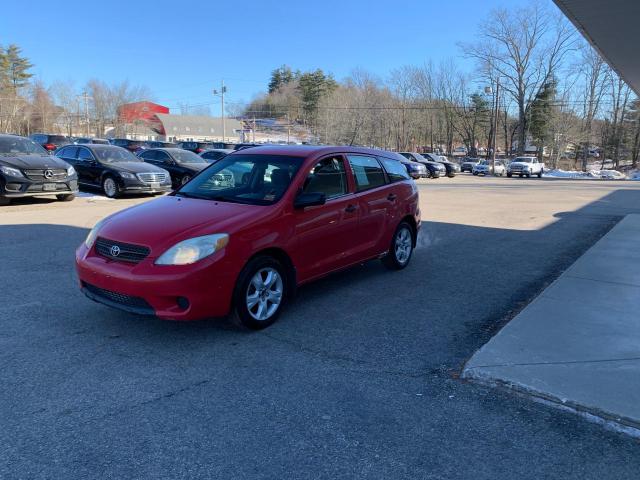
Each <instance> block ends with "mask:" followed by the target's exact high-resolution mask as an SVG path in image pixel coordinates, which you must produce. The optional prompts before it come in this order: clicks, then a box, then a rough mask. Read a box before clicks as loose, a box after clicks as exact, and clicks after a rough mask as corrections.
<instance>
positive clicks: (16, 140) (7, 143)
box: [0, 137, 49, 156]
mask: <svg viewBox="0 0 640 480" xmlns="http://www.w3.org/2000/svg"><path fill="white" fill-rule="evenodd" d="M0 155H47V156H48V155H49V154H48V153H47V151H46V150H45V149H44V148H42V147H41V146H40V145H38V144H37V143H36V142H34V141H33V140H29V139H28V138H23V137H0Z"/></svg>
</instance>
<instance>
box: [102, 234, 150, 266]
mask: <svg viewBox="0 0 640 480" xmlns="http://www.w3.org/2000/svg"><path fill="white" fill-rule="evenodd" d="M96 252H97V253H98V255H101V256H103V257H106V258H109V259H111V260H116V261H119V262H129V263H140V262H141V261H142V260H144V259H145V258H147V257H148V256H149V253H150V250H149V248H148V247H143V246H142V245H132V244H130V243H122V242H115V241H113V240H107V239H106V238H101V237H98V239H97V240H96Z"/></svg>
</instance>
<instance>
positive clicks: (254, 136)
mask: <svg viewBox="0 0 640 480" xmlns="http://www.w3.org/2000/svg"><path fill="white" fill-rule="evenodd" d="M251 133H252V134H253V143H256V116H255V115H254V116H253V130H252V132H251Z"/></svg>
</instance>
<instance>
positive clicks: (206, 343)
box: [0, 175, 640, 478]
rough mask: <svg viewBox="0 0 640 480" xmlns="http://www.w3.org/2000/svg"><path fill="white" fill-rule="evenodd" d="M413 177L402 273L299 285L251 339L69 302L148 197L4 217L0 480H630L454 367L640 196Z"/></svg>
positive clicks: (567, 425)
mask: <svg viewBox="0 0 640 480" xmlns="http://www.w3.org/2000/svg"><path fill="white" fill-rule="evenodd" d="M418 184H419V185H420V191H421V208H422V212H423V220H424V224H423V232H422V235H421V238H420V241H419V247H418V249H417V250H416V252H415V256H414V258H413V260H412V264H411V265H410V266H409V267H408V268H407V269H406V270H404V271H401V272H388V271H386V270H385V269H384V268H383V267H382V266H381V265H380V264H379V263H378V262H372V263H369V264H367V265H365V266H362V267H359V268H355V269H352V270H349V271H347V272H343V273H341V274H338V275H334V276H332V277H329V278H327V279H324V280H321V281H319V282H317V283H314V284H312V285H309V286H307V287H304V288H302V289H301V291H300V292H299V296H298V299H297V300H296V302H295V303H294V304H292V305H291V306H290V308H289V309H287V310H286V311H285V312H284V313H283V315H282V317H281V318H280V320H279V322H278V323H276V324H275V325H273V326H272V327H270V328H269V329H268V330H265V331H262V332H257V333H247V332H244V331H239V330H238V329H236V328H235V327H234V326H233V325H232V324H231V323H230V322H228V321H226V320H217V321H211V322H197V323H170V322H162V321H158V320H155V319H150V318H140V317H135V316H133V315H128V314H125V313H122V312H119V311H113V310H110V309H108V308H106V307H103V306H101V305H98V304H95V303H92V302H90V301H89V300H87V299H86V298H84V296H83V295H82V294H81V293H80V292H79V290H78V288H77V285H76V279H75V273H74V271H73V253H74V250H75V247H76V246H77V245H78V244H79V243H80V242H81V241H82V240H83V238H84V236H85V235H86V233H87V231H88V228H90V227H91V226H93V224H95V222H96V221H97V220H99V219H100V218H102V217H103V216H105V215H108V214H109V213H111V212H114V211H117V210H119V209H121V208H126V207H128V206H130V205H134V204H136V203H140V202H143V201H148V200H149V198H148V197H135V198H124V199H119V200H108V199H104V198H103V197H100V196H82V197H80V198H77V199H76V200H75V201H73V202H71V203H64V204H62V203H56V202H55V201H53V200H51V201H48V200H44V199H31V200H19V201H16V202H15V205H11V206H9V207H4V208H2V209H1V210H0V231H1V232H2V235H0V248H1V250H0V251H2V252H3V260H4V263H3V275H4V278H5V279H10V280H9V281H7V282H6V283H7V284H8V285H9V287H10V288H9V289H3V290H2V291H0V300H1V301H2V304H3V309H2V310H0V325H1V327H2V329H1V330H0V332H1V333H0V355H1V362H2V365H3V369H2V372H3V374H2V378H3V381H4V386H3V387H4V388H3V389H2V391H1V393H0V418H2V419H3V423H4V425H3V428H1V429H0V442H2V444H3V445H4V448H3V449H2V450H1V451H0V476H1V477H6V478H34V477H41V478H43V477H48V478H52V477H54V478H55V477H58V478H62V477H74V476H77V477H86V478H99V477H107V476H113V477H120V478H125V477H141V476H148V477H152V476H153V477H174V478H175V477H180V476H182V477H185V476H189V477H190V478H199V477H202V478H216V477H217V478H239V477H252V478H281V477H284V476H288V477H292V478H336V477H340V476H352V477H362V478H541V477H545V476H547V477H554V478H557V477H563V478H607V477H608V478H635V477H636V475H637V471H638V470H639V469H640V455H638V453H639V449H640V447H639V446H638V444H637V442H636V441H634V440H632V439H630V438H627V437H624V436H621V435H618V434H615V433H611V432H608V431H606V430H604V429H602V428H601V427H599V426H597V425H593V424H590V423H587V422H585V421H584V420H582V419H581V418H578V417H574V416H573V415H570V414H566V413H563V412H560V411H557V410H555V409H551V408H549V407H547V406H544V405H540V404H538V403H534V402H531V401H530V400H528V399H525V398H520V397H517V396H514V395H512V394H510V393H508V392H504V391H502V390H491V389H487V388H485V387H481V386H478V385H474V384H471V383H467V382H463V381H461V380H459V379H458V378H457V376H458V373H459V372H460V369H461V367H462V365H463V363H464V362H465V361H466V360H467V359H468V358H469V357H470V356H471V355H472V354H473V353H474V352H475V351H476V350H477V349H478V348H479V347H480V346H482V345H483V344H484V343H485V342H486V341H488V340H489V338H491V336H492V335H493V334H494V333H495V332H496V331H497V330H498V329H499V327H500V326H501V325H503V324H504V323H505V322H506V321H508V319H509V318H510V317H511V316H513V314H514V313H516V312H517V311H518V310H519V309H520V308H521V307H522V306H523V305H525V304H526V303H527V302H528V301H529V300H531V298H532V296H533V295H535V292H538V291H540V289H542V288H543V287H544V286H545V285H547V284H548V283H549V281H550V280H552V279H553V278H555V277H556V276H557V275H558V274H559V273H560V272H562V271H563V270H564V269H565V268H567V267H568V266H569V265H570V264H571V263H572V262H573V261H574V260H575V259H576V258H577V257H578V256H579V255H580V254H581V253H582V252H584V251H585V250H586V249H587V248H588V247H589V246H591V245H592V244H593V243H594V242H595V241H596V240H597V239H598V238H599V237H600V236H602V235H603V234H604V233H605V232H606V231H607V230H608V229H609V228H610V227H611V226H612V225H613V224H615V222H617V220H618V219H619V218H620V216H621V215H624V214H626V213H631V212H634V213H638V212H640V185H636V184H634V183H632V182H620V183H617V182H603V181H570V180H569V181H565V180H553V179H542V180H539V179H531V180H528V179H506V178H491V177H490V178H476V177H472V176H471V175H462V176H458V177H456V178H454V179H447V178H442V179H438V180H420V181H419V182H418ZM430 475H431V476H430Z"/></svg>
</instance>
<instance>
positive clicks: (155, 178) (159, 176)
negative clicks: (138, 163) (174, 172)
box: [138, 172, 167, 183]
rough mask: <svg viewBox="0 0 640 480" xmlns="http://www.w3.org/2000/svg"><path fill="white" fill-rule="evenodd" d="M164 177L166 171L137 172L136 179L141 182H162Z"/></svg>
mask: <svg viewBox="0 0 640 480" xmlns="http://www.w3.org/2000/svg"><path fill="white" fill-rule="evenodd" d="M166 179H167V174H166V173H155V172H150V173H138V180H140V181H141V182H143V183H164V182H165V180H166Z"/></svg>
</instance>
